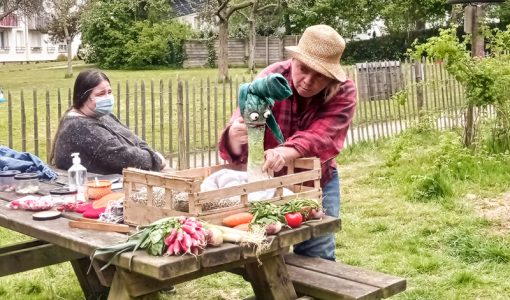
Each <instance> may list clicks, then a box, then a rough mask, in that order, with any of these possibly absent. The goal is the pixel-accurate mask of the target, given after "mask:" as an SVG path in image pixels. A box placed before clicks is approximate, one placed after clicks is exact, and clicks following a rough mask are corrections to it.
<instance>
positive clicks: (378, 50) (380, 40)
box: [342, 28, 460, 63]
mask: <svg viewBox="0 0 510 300" xmlns="http://www.w3.org/2000/svg"><path fill="white" fill-rule="evenodd" d="M438 32H439V29H438V28H433V29H427V30H422V31H411V32H400V33H399V32H396V33H391V34H388V35H383V36H380V37H375V38H373V39H369V40H364V41H350V42H348V43H347V46H346V48H345V51H344V54H343V55H342V60H343V61H344V63H359V62H366V61H383V60H398V59H403V58H405V56H406V52H407V49H409V48H410V47H411V45H412V44H413V42H415V41H417V42H424V41H425V40H426V39H427V38H430V37H432V36H435V35H437V34H438ZM459 32H460V31H459Z"/></svg>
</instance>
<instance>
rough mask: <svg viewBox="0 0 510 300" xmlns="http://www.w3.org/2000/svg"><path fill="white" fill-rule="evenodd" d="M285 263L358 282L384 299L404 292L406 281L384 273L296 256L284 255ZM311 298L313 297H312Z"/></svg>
mask: <svg viewBox="0 0 510 300" xmlns="http://www.w3.org/2000/svg"><path fill="white" fill-rule="evenodd" d="M285 263H286V264H287V265H291V266H295V267H298V268H301V269H306V270H310V271H313V272H316V273H322V274H326V275H329V276H334V277H337V278H342V279H345V280H349V281H353V282H358V283H362V284H366V285H370V286H374V287H376V288H378V289H381V291H382V295H383V297H384V298H387V297H390V296H393V295H395V294H397V293H400V292H403V291H405V290H406V280H405V279H403V278H399V277H396V276H391V275H387V274H384V273H380V272H376V271H370V270H366V269H362V268H359V267H353V266H349V265H346V264H343V263H340V262H332V261H328V260H325V259H321V258H315V257H306V256H301V255H296V254H287V255H285ZM312 296H313V295H312Z"/></svg>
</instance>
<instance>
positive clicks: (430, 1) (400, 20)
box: [379, 0, 451, 32]
mask: <svg viewBox="0 0 510 300" xmlns="http://www.w3.org/2000/svg"><path fill="white" fill-rule="evenodd" d="M380 3H381V7H380V11H379V15H380V17H381V19H383V20H384V23H385V25H386V26H387V28H388V31H389V32H410V31H413V30H417V29H423V28H425V23H426V22H428V23H432V24H441V23H442V21H444V20H445V19H446V14H447V12H448V11H450V10H451V5H450V4H448V3H447V1H444V0H393V1H380Z"/></svg>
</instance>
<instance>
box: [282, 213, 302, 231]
mask: <svg viewBox="0 0 510 300" xmlns="http://www.w3.org/2000/svg"><path fill="white" fill-rule="evenodd" d="M285 221H287V225H289V227H290V228H298V227H299V226H301V223H303V215H301V213H299V212H293V213H286V214H285Z"/></svg>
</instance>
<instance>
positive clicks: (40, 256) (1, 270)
mask: <svg viewBox="0 0 510 300" xmlns="http://www.w3.org/2000/svg"><path fill="white" fill-rule="evenodd" d="M19 245H21V244H19ZM25 246H26V248H20V249H14V248H13V247H11V249H14V250H12V251H9V252H4V253H2V254H0V276H6V275H11V274H16V273H19V272H24V271H29V270H33V269H37V268H42V267H46V266H51V265H54V264H59V263H62V262H66V261H69V260H73V259H77V258H80V257H83V254H80V253H76V252H73V251H69V250H66V249H64V248H62V247H59V246H55V245H52V244H44V243H43V244H40V245H34V242H29V243H25ZM6 248H9V247H6ZM2 250H4V249H2Z"/></svg>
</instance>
